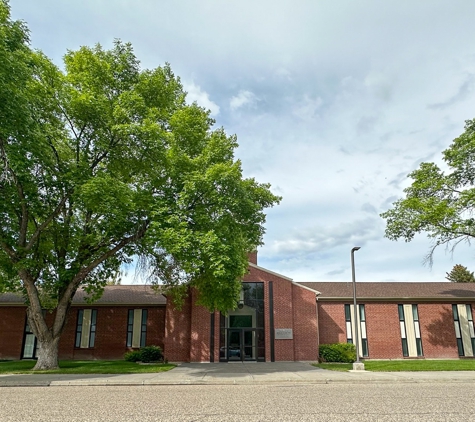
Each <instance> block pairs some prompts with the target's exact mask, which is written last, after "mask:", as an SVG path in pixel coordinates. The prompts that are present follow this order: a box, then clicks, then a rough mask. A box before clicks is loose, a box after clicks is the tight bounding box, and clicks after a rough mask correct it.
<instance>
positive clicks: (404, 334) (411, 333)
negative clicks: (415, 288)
mask: <svg viewBox="0 0 475 422" xmlns="http://www.w3.org/2000/svg"><path fill="white" fill-rule="evenodd" d="M398 314H399V327H400V330H401V343H402V355H403V356H405V357H416V356H423V351H422V338H421V329H420V324H419V312H418V310H417V305H398Z"/></svg>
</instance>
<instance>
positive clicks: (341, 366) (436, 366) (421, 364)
mask: <svg viewBox="0 0 475 422" xmlns="http://www.w3.org/2000/svg"><path fill="white" fill-rule="evenodd" d="M364 365H365V369H366V370H367V371H374V372H401V371H404V372H406V371H407V372H416V371H475V360H473V359H453V360H426V359H411V360H409V359H407V360H406V359H404V360H371V361H369V360H368V361H365V362H364ZM313 366H316V367H317V368H322V369H329V370H331V371H349V370H350V369H353V365H352V364H351V363H314V364H313Z"/></svg>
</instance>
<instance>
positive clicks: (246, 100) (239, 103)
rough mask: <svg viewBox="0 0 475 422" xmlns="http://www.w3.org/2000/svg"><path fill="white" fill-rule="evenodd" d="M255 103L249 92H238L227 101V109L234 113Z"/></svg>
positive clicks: (255, 99)
mask: <svg viewBox="0 0 475 422" xmlns="http://www.w3.org/2000/svg"><path fill="white" fill-rule="evenodd" d="M256 101H257V98H256V96H255V95H254V94H253V93H252V92H251V91H245V90H244V91H239V93H238V94H237V95H236V96H234V97H232V98H231V101H229V107H230V108H231V110H232V111H236V110H237V109H238V108H241V107H244V106H249V105H252V104H255V102H256Z"/></svg>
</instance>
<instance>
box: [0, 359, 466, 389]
mask: <svg viewBox="0 0 475 422" xmlns="http://www.w3.org/2000/svg"><path fill="white" fill-rule="evenodd" d="M342 382H347V383H393V382H406V383H418V382H444V383H446V382H475V371H450V372H448V371H447V372H444V371H440V372H367V371H359V372H336V371H328V370H325V369H320V368H315V367H314V366H312V365H310V363H308V362H273V363H271V362H268V363H255V362H251V363H183V364H179V365H178V366H177V367H176V368H175V369H172V370H171V371H168V372H161V373H149V374H123V375H64V374H56V375H55V374H51V375H50V374H24V375H0V387H7V386H10V387H13V386H66V385H75V386H78V385H96V386H97V385H102V386H105V385H191V384H204V385H212V384H220V385H222V384H282V383H307V384H330V383H342Z"/></svg>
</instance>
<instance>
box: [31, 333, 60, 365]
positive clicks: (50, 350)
mask: <svg viewBox="0 0 475 422" xmlns="http://www.w3.org/2000/svg"><path fill="white" fill-rule="evenodd" d="M58 345H59V337H57V338H50V339H47V340H43V341H40V340H39V339H38V361H37V362H36V365H35V367H34V368H33V371H46V370H51V369H59V361H58Z"/></svg>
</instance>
